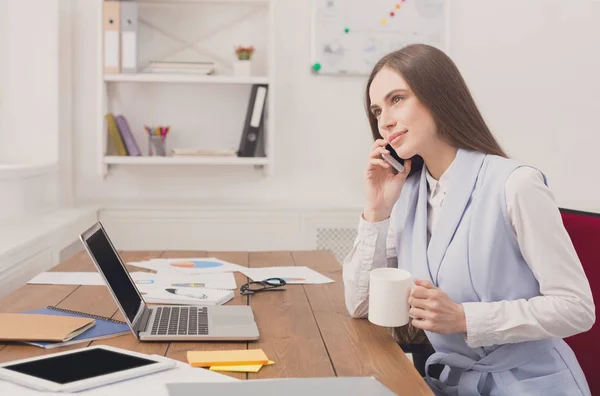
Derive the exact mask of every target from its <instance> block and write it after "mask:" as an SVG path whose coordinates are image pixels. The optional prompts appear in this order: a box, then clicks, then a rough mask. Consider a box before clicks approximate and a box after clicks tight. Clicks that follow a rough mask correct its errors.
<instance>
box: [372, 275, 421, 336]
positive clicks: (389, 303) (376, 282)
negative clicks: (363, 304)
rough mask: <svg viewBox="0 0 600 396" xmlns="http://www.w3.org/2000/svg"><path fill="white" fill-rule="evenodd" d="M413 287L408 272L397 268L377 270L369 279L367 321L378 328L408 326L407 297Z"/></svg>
mask: <svg viewBox="0 0 600 396" xmlns="http://www.w3.org/2000/svg"><path fill="white" fill-rule="evenodd" d="M412 286H413V280H412V275H411V273H410V272H408V271H405V270H403V269H399V268H377V269H374V270H372V271H371V273H370V277H369V321H370V322H371V323H374V324H376V325H379V326H385V327H397V326H404V325H406V324H408V321H409V320H410V318H409V317H408V311H409V309H410V307H409V305H408V296H409V294H410V290H411V288H412Z"/></svg>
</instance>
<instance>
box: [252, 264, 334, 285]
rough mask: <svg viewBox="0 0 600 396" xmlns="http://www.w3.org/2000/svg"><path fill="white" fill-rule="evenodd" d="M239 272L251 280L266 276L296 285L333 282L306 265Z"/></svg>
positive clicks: (266, 277) (263, 278)
mask: <svg viewBox="0 0 600 396" xmlns="http://www.w3.org/2000/svg"><path fill="white" fill-rule="evenodd" d="M241 272H242V273H243V274H244V275H246V276H247V277H248V278H250V279H252V280H253V281H261V280H265V279H268V278H283V279H284V280H285V281H286V282H287V283H289V284H296V285H300V284H321V283H332V282H334V281H333V279H330V278H328V277H326V276H325V275H322V274H320V273H318V272H317V271H314V270H312V269H310V268H308V267H264V268H244V269H243V270H242V271H241Z"/></svg>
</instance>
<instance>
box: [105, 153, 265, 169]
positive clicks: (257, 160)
mask: <svg viewBox="0 0 600 396" xmlns="http://www.w3.org/2000/svg"><path fill="white" fill-rule="evenodd" d="M104 162H105V164H106V165H256V166H259V165H268V164H269V158H264V157H228V156H222V157H220V156H208V155H207V156H178V157H125V156H119V155H107V156H105V157H104Z"/></svg>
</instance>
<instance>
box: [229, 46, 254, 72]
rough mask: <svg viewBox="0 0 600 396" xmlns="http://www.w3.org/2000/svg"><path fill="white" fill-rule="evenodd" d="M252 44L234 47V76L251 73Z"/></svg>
mask: <svg viewBox="0 0 600 396" xmlns="http://www.w3.org/2000/svg"><path fill="white" fill-rule="evenodd" d="M253 54H254V47H253V46H251V45H250V46H243V45H239V46H237V47H236V48H235V55H236V58H237V59H236V60H235V61H234V62H233V74H234V75H236V76H249V75H251V74H252V55H253Z"/></svg>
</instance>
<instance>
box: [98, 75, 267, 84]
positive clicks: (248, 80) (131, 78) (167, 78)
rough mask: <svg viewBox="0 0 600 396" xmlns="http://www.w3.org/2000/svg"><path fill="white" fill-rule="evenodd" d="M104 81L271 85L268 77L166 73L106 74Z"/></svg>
mask: <svg viewBox="0 0 600 396" xmlns="http://www.w3.org/2000/svg"><path fill="white" fill-rule="evenodd" d="M104 81H106V82H148V83H152V82H154V83H161V82H163V83H204V84H269V78H268V77H254V76H251V77H239V76H211V75H208V76H203V75H186V74H166V73H165V74H163V73H160V74H159V73H154V74H152V73H138V74H106V75H105V76H104Z"/></svg>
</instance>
